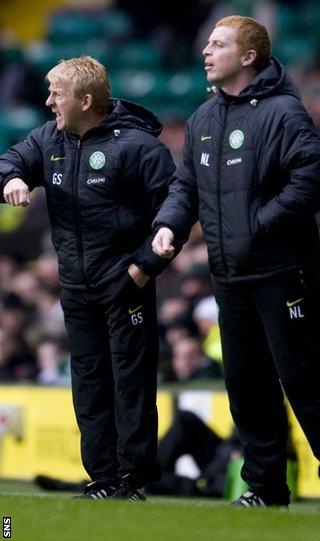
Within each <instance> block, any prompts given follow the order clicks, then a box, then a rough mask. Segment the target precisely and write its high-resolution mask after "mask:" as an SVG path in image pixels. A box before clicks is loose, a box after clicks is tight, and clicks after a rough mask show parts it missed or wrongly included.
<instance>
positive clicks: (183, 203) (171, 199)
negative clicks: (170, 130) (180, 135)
mask: <svg viewBox="0 0 320 541" xmlns="http://www.w3.org/2000/svg"><path fill="white" fill-rule="evenodd" d="M198 209H199V198H198V189H197V181H196V172H195V169H194V163H193V143H192V126H189V124H187V127H186V134H185V143H184V150H183V160H182V163H181V164H180V166H179V167H178V169H177V171H176V174H175V178H174V181H173V182H172V184H171V186H170V189H169V195H168V197H167V198H166V200H165V201H164V203H163V205H162V206H161V208H160V210H159V212H158V214H157V216H156V217H155V220H154V222H153V229H154V231H157V230H158V229H159V228H160V227H168V228H170V229H171V230H172V231H173V233H174V236H175V243H176V242H177V243H180V244H183V243H185V242H186V241H187V240H188V238H189V235H190V231H191V227H192V225H193V224H194V223H195V222H196V221H197V220H198Z"/></svg>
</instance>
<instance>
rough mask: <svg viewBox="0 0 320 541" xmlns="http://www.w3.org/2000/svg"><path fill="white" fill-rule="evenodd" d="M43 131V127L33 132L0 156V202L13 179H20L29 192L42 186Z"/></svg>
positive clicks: (2, 200)
mask: <svg viewBox="0 0 320 541" xmlns="http://www.w3.org/2000/svg"><path fill="white" fill-rule="evenodd" d="M43 131H44V126H42V127H40V128H37V129H35V130H33V131H32V132H31V133H30V134H29V135H28V136H27V139H26V140H25V141H23V142H22V143H18V144H17V145H15V146H13V147H11V148H10V149H9V150H8V152H6V153H5V154H2V156H0V202H2V203H5V200H4V198H3V190H4V187H5V186H6V184H7V183H8V182H9V180H11V179H13V178H15V177H18V178H21V179H22V180H23V181H24V182H25V183H26V184H27V185H28V187H29V190H30V191H32V190H33V189H34V188H35V187H36V186H42V185H43V183H44V181H43V158H42V140H43Z"/></svg>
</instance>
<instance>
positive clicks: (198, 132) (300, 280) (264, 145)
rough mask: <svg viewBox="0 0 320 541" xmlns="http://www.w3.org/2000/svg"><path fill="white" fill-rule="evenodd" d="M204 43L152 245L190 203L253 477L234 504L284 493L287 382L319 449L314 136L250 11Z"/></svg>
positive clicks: (178, 225) (168, 235)
mask: <svg viewBox="0 0 320 541" xmlns="http://www.w3.org/2000/svg"><path fill="white" fill-rule="evenodd" d="M203 55H204V62H205V71H206V73H207V79H208V81H209V82H210V83H211V84H213V83H214V84H215V85H217V86H213V87H212V91H213V93H214V97H213V98H212V99H211V100H209V101H208V102H207V103H205V104H203V105H202V106H201V107H200V108H199V109H198V110H197V111H196V112H195V113H194V114H193V115H192V117H191V118H190V119H189V121H188V124H187V128H186V140H185V148H184V158H183V161H182V164H181V166H180V167H179V168H178V171H177V174H176V177H177V178H176V180H175V181H174V182H173V184H172V185H171V188H170V194H169V196H168V198H167V200H166V201H165V202H164V204H163V205H162V207H161V210H160V212H159V213H158V215H157V217H156V220H155V222H154V227H155V230H156V231H157V235H156V237H155V239H154V241H153V247H154V251H155V253H156V254H158V255H161V256H163V257H169V258H170V257H171V256H172V255H173V251H174V247H173V246H174V243H175V242H176V241H177V240H178V241H180V242H181V241H185V240H186V238H187V237H188V233H189V230H190V226H191V224H192V223H193V222H194V221H195V220H196V219H197V217H198V216H199V219H200V222H201V224H202V228H203V232H204V237H205V240H206V243H207V246H208V254H209V264H210V269H211V272H212V275H213V278H214V283H215V297H216V301H217V303H218V306H219V323H220V330H221V340H222V350H223V358H224V372H225V381H226V387H227V391H228V394H229V400H230V408H231V412H232V415H233V419H234V421H235V424H236V426H237V428H238V431H239V435H240V439H241V442H242V445H243V448H244V466H243V469H242V477H243V479H244V480H245V481H246V482H247V483H248V485H249V491H248V492H246V493H245V494H243V495H242V496H241V497H240V498H239V499H238V500H237V501H236V502H234V503H235V505H240V506H245V507H251V506H262V507H263V506H268V505H285V506H286V505H288V503H289V489H288V486H287V483H286V442H287V418H286V410H285V407H284V403H283V402H284V395H283V390H284V391H285V393H286V396H287V398H288V400H289V401H290V403H291V406H292V408H293V410H294V412H295V414H296V416H297V418H298V420H299V422H300V424H301V426H302V428H303V430H304V432H305V435H306V436H307V438H308V441H309V443H310V445H311V448H312V450H313V453H314V455H315V456H316V458H317V459H320V440H319V430H320V365H319V359H320V334H319V329H320V277H319V258H320V240H319V232H318V228H317V224H316V221H315V218H314V214H315V212H316V211H317V210H319V208H320V140H319V136H318V134H317V133H316V131H315V129H314V126H313V124H312V121H311V119H310V118H309V117H308V115H307V113H306V111H305V109H304V107H303V105H302V103H301V100H300V97H299V92H298V90H297V88H296V87H295V85H294V84H293V83H292V81H291V80H290V78H289V77H288V75H287V74H286V72H285V71H284V69H283V67H282V66H281V64H280V63H279V62H278V61H277V60H276V59H275V58H272V57H271V58H270V42H269V37H268V33H267V31H266V29H265V28H264V27H263V26H261V25H260V24H259V23H258V22H257V21H255V20H253V19H250V18H248V17H240V16H231V17H227V18H224V19H222V20H220V21H219V22H218V23H217V24H216V26H215V28H214V30H213V32H212V34H211V35H210V37H209V40H208V44H207V46H206V47H205V49H204V51H203Z"/></svg>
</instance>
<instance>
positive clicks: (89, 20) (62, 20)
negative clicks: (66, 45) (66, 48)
mask: <svg viewBox="0 0 320 541" xmlns="http://www.w3.org/2000/svg"><path fill="white" fill-rule="evenodd" d="M103 31H104V28H103V21H102V20H101V18H99V17H90V16H85V15H83V14H75V13H63V12H62V13H57V14H55V15H53V16H52V18H51V20H50V22H49V29H48V39H49V41H51V42H52V43H59V42H61V41H63V42H67V41H71V42H75V41H76V42H77V41H78V42H84V41H86V40H90V39H95V38H97V37H101V35H102V34H103Z"/></svg>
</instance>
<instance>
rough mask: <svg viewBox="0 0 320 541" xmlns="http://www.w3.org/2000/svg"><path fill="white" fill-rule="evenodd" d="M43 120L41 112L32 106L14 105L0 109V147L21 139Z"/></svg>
mask: <svg viewBox="0 0 320 541" xmlns="http://www.w3.org/2000/svg"><path fill="white" fill-rule="evenodd" d="M43 122H44V117H43V115H42V113H41V112H40V111H39V110H38V109H36V108H34V107H26V106H23V107H14V108H10V109H1V110H0V141H1V143H2V144H0V148H2V147H3V146H5V147H6V148H5V150H6V149H7V148H8V146H10V145H13V144H15V143H17V142H18V141H21V140H23V139H24V138H25V137H26V135H27V134H28V133H29V132H30V131H31V130H33V129H34V128H36V127H37V126H40V125H41V124H42V123H43Z"/></svg>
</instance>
